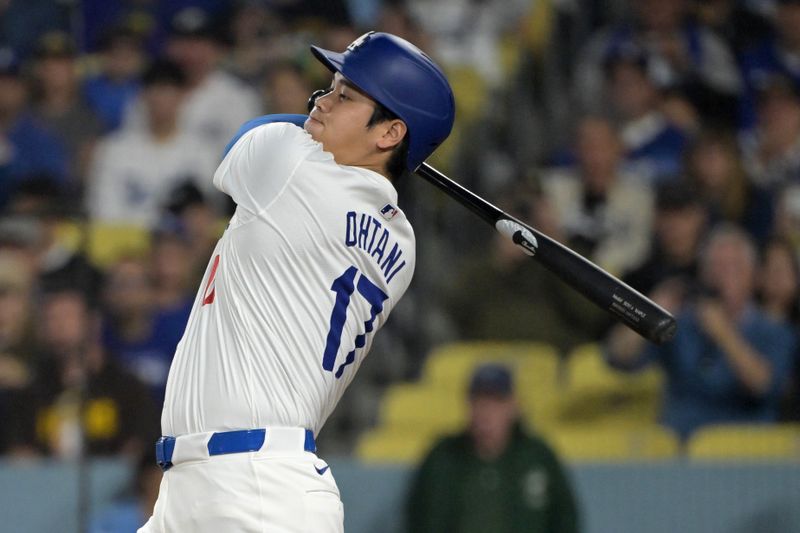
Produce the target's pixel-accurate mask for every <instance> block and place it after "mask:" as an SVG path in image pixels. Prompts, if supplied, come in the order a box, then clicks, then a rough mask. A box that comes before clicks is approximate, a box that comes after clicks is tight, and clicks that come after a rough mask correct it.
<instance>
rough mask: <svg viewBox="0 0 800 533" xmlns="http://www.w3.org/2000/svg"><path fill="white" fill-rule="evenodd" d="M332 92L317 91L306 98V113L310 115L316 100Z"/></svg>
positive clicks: (327, 90) (325, 90) (326, 90)
mask: <svg viewBox="0 0 800 533" xmlns="http://www.w3.org/2000/svg"><path fill="white" fill-rule="evenodd" d="M332 90H333V89H317V90H316V91H314V92H313V93H311V96H309V97H308V112H309V113H311V110H312V109H314V106H315V105H316V104H317V98H319V97H320V96H325V95H326V94H328V93H329V92H331V91H332Z"/></svg>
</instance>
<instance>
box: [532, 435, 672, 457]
mask: <svg viewBox="0 0 800 533" xmlns="http://www.w3.org/2000/svg"><path fill="white" fill-rule="evenodd" d="M544 437H545V439H546V440H547V441H548V442H550V444H551V445H552V446H553V447H554V449H555V451H556V452H557V453H558V454H559V456H560V457H562V458H563V459H565V460H567V461H577V462H606V461H612V462H616V461H652V460H657V459H670V458H674V457H677V456H678V455H679V454H680V442H679V440H678V437H677V436H676V435H675V434H674V433H673V432H672V431H670V430H669V429H667V428H664V427H661V426H649V427H640V428H629V429H626V428H610V427H605V426H587V427H559V428H551V429H549V430H547V431H546V432H545V433H544Z"/></svg>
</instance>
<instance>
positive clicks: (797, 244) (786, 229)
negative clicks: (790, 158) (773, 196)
mask: <svg viewBox="0 0 800 533" xmlns="http://www.w3.org/2000/svg"><path fill="white" fill-rule="evenodd" d="M775 204H776V206H775V233H776V234H778V235H780V236H782V237H784V238H785V239H787V240H788V241H789V242H790V243H792V246H793V247H794V250H795V253H796V254H800V183H793V184H791V185H788V186H787V187H785V188H784V189H783V190H782V191H781V192H780V194H779V195H778V198H777V200H776V202H775Z"/></svg>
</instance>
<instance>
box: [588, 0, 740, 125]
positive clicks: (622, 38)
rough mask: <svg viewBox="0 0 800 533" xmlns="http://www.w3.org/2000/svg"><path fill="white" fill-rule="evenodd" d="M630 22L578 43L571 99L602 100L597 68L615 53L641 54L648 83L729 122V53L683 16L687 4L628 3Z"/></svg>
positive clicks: (733, 85) (592, 105)
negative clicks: (629, 49)
mask: <svg viewBox="0 0 800 533" xmlns="http://www.w3.org/2000/svg"><path fill="white" fill-rule="evenodd" d="M629 5H630V9H631V11H632V14H633V17H632V20H630V21H629V22H626V23H622V24H617V25H613V26H611V27H608V28H606V29H603V30H600V31H598V32H596V33H595V35H594V36H592V37H591V38H590V39H589V40H588V42H586V43H585V44H584V47H583V51H582V53H581V57H580V58H579V60H578V62H577V63H576V65H575V69H574V72H575V82H576V95H577V98H578V103H579V104H580V105H581V106H582V108H583V109H588V110H597V106H598V105H600V106H602V105H603V104H604V102H603V101H602V99H598V98H597V95H598V94H602V91H601V88H602V79H603V77H602V76H603V75H602V68H603V64H604V63H605V62H606V61H607V60H608V58H609V57H612V56H614V55H615V54H617V53H618V51H619V50H620V49H623V48H625V47H628V46H631V45H633V46H635V47H637V48H639V49H642V50H645V52H646V53H647V56H648V58H649V59H648V65H647V68H648V71H649V73H650V77H651V79H652V80H653V81H654V82H655V84H656V85H657V86H658V87H659V88H661V89H672V90H678V91H680V92H682V93H684V94H685V95H686V96H687V98H688V99H689V101H690V102H691V103H692V104H693V106H694V107H695V108H696V109H697V110H698V111H699V112H700V114H701V115H702V116H704V117H706V118H707V119H710V120H715V121H722V122H723V123H724V122H725V121H726V120H727V121H730V118H729V117H730V116H732V115H733V113H734V112H735V109H736V96H737V94H738V93H739V91H740V88H741V87H740V86H741V81H740V77H739V71H738V69H737V68H736V63H735V61H734V57H733V53H732V52H731V50H730V49H729V48H728V46H727V45H726V43H725V42H724V41H723V40H722V39H721V38H720V37H718V36H717V35H715V34H714V33H713V32H712V31H711V30H710V29H708V28H705V27H703V26H700V25H698V24H696V23H695V22H693V21H692V19H691V17H690V16H689V2H688V0H630V1H629Z"/></svg>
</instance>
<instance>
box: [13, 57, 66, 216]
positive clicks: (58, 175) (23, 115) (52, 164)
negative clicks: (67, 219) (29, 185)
mask: <svg viewBox="0 0 800 533" xmlns="http://www.w3.org/2000/svg"><path fill="white" fill-rule="evenodd" d="M19 68H20V65H19V62H18V58H17V57H16V55H15V54H14V52H13V51H12V50H11V49H9V48H2V49H0V209H2V208H3V207H4V206H5V203H6V202H7V201H8V195H9V193H10V192H11V191H12V190H13V189H14V187H16V186H18V185H19V183H21V182H23V181H25V180H26V179H27V177H28V176H30V175H32V174H35V173H38V172H45V173H49V174H51V175H52V176H53V177H54V178H55V179H56V180H58V181H59V182H60V183H66V181H67V178H68V175H69V171H68V158H67V151H66V148H65V147H64V145H63V144H62V142H61V141H60V140H59V139H58V137H56V136H55V135H54V134H53V133H51V132H50V131H48V130H47V129H45V128H44V126H43V125H42V124H40V123H39V122H38V121H37V120H36V119H34V118H33V117H32V115H31V113H30V111H29V109H28V89H27V86H26V84H25V81H24V80H23V79H22V78H21V76H20V70H19Z"/></svg>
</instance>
